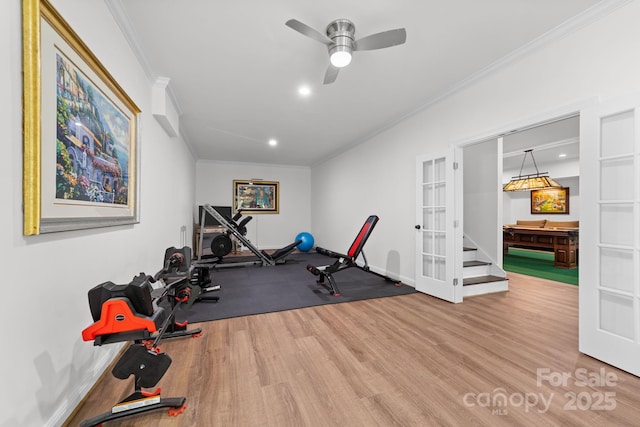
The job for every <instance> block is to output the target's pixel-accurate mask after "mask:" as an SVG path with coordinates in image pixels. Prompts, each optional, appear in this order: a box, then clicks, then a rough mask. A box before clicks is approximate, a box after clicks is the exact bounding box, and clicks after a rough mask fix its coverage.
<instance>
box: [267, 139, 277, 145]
mask: <svg viewBox="0 0 640 427" xmlns="http://www.w3.org/2000/svg"><path fill="white" fill-rule="evenodd" d="M269 145H270V146H272V147H275V146H276V145H278V141H276V140H275V139H273V138H271V139H270V140H269Z"/></svg>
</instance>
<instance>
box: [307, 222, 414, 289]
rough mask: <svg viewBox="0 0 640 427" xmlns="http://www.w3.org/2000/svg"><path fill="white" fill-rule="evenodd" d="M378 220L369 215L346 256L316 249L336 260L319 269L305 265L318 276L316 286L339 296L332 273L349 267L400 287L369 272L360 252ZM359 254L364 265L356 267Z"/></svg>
mask: <svg viewBox="0 0 640 427" xmlns="http://www.w3.org/2000/svg"><path fill="white" fill-rule="evenodd" d="M378 220H379V218H378V217H377V216H376V215H371V216H370V217H369V218H367V220H366V221H365V222H364V225H363V226H362V228H361V229H360V232H359V233H358V235H357V236H356V238H355V240H354V241H353V243H352V244H351V247H350V248H349V251H348V252H347V255H344V254H341V253H338V252H333V251H330V250H328V249H324V248H320V247H316V252H318V253H319V254H322V255H327V256H330V257H331V258H337V259H336V261H335V262H334V263H333V264H330V265H323V266H319V267H316V266H313V265H307V270H308V271H309V272H310V273H312V274H313V275H315V276H320V277H319V278H318V281H317V283H318V285H321V286H323V287H324V288H326V289H327V290H328V291H329V293H331V295H333V296H336V297H337V296H340V289H338V285H337V284H336V281H335V279H334V278H333V273H337V272H338V271H342V270H345V269H347V268H351V267H356V268H359V269H360V270H363V271H366V272H367V273H371V274H375V275H376V276H379V277H382V278H383V279H385V280H388V281H390V282H394V284H395V285H396V286H400V285H401V284H402V283H401V282H400V281H398V280H395V279H392V278H390V277H387V276H385V275H382V274H379V273H376V272H375V271H371V270H370V269H369V264H368V263H367V257H365V255H364V251H363V250H362V248H363V247H364V244H365V243H366V242H367V239H368V238H369V235H371V232H372V231H373V228H374V227H375V225H376V223H377V222H378ZM360 254H362V258H363V260H364V265H358V264H357V263H356V260H357V259H358V256H359V255H360ZM325 278H326V279H327V283H325Z"/></svg>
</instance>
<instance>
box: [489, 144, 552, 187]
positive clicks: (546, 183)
mask: <svg viewBox="0 0 640 427" xmlns="http://www.w3.org/2000/svg"><path fill="white" fill-rule="evenodd" d="M529 154H531V160H532V161H533V166H534V167H535V168H536V173H533V174H528V175H522V168H523V167H524V162H525V161H526V160H527V156H528V155H529ZM554 187H562V185H560V184H558V183H557V182H556V181H554V180H553V179H551V178H549V173H548V172H543V173H540V171H539V170H538V165H537V164H536V159H535V158H534V157H533V149H529V150H524V159H522V165H521V166H520V173H519V174H518V176H514V177H513V178H511V181H509V182H508V183H507V184H506V185H505V186H504V187H502V191H528V190H539V189H541V188H554Z"/></svg>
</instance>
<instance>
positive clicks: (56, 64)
mask: <svg viewBox="0 0 640 427" xmlns="http://www.w3.org/2000/svg"><path fill="white" fill-rule="evenodd" d="M23 32H24V33H23V45H24V47H23V69H24V85H23V91H24V93H23V112H24V141H23V147H24V154H23V165H24V172H23V201H24V234H25V235H36V234H40V233H51V232H57V231H66V230H77V229H85V228H95V227H107V226H116V225H123V224H132V223H136V222H138V218H139V214H138V212H139V209H138V199H139V184H138V176H137V171H138V164H139V158H138V144H137V138H138V132H137V127H138V116H139V113H140V110H139V109H138V107H137V106H136V105H135V104H134V103H133V101H132V100H131V99H130V98H129V96H128V95H127V94H126V93H125V92H124V90H123V89H122V88H121V87H120V85H119V84H118V83H117V82H116V81H115V80H114V78H113V77H112V76H111V75H110V74H109V72H108V71H107V70H106V69H105V67H104V66H103V65H102V64H101V63H100V61H99V60H98V59H97V58H96V57H95V55H94V54H93V53H92V52H91V51H90V50H89V48H88V47H87V46H86V45H85V44H84V42H83V41H82V40H81V39H80V37H79V36H78V35H77V34H76V33H75V32H74V31H73V29H72V28H71V27H70V26H69V24H68V23H67V22H66V21H65V20H64V19H63V18H62V16H60V14H59V13H58V12H57V11H56V10H55V9H54V8H53V6H52V5H51V4H50V3H49V2H48V1H47V0H25V1H24V2H23Z"/></svg>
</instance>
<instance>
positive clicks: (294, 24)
mask: <svg viewBox="0 0 640 427" xmlns="http://www.w3.org/2000/svg"><path fill="white" fill-rule="evenodd" d="M285 25H286V26H287V27H289V28H291V29H293V30H296V31H297V32H299V33H300V34H303V35H305V36H307V37H310V38H312V39H314V40H316V41H319V42H320V43H322V44H326V45H330V44H331V43H333V42H332V41H331V39H330V38H329V37H327V36H325V35H323V34H321V33H320V32H318V31H316V30H314V29H313V28H311V27H310V26H308V25H307V24H303V23H302V22H300V21H298V20H297V19H289V20H288V21H287V22H285Z"/></svg>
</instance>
